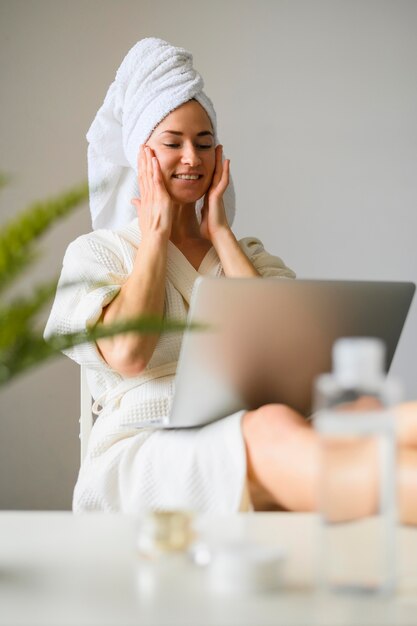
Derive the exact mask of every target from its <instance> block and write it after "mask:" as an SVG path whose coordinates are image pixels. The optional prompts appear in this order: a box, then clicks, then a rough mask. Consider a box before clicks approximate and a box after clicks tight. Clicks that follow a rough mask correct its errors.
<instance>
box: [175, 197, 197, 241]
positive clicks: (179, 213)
mask: <svg viewBox="0 0 417 626" xmlns="http://www.w3.org/2000/svg"><path fill="white" fill-rule="evenodd" d="M173 209H174V210H173V218H172V227H171V236H170V240H171V241H172V243H173V244H175V245H181V244H182V243H183V242H185V241H187V240H189V239H200V238H201V235H200V225H199V223H198V220H197V215H196V213H195V203H194V202H193V203H191V204H174V207H173Z"/></svg>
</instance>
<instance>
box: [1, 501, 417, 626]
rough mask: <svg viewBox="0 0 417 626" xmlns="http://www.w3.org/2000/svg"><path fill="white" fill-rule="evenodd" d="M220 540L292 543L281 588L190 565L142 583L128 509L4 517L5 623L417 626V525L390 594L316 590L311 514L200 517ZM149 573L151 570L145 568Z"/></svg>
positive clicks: (402, 536)
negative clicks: (235, 581)
mask: <svg viewBox="0 0 417 626" xmlns="http://www.w3.org/2000/svg"><path fill="white" fill-rule="evenodd" d="M199 523H200V527H201V528H202V529H205V532H206V535H208V536H211V537H215V538H217V539H219V538H222V539H228V538H231V539H236V538H246V539H249V540H255V541H258V542H260V543H268V544H271V543H275V544H276V545H282V546H284V547H285V548H286V549H287V553H288V559H287V561H286V564H285V570H284V576H283V583H284V585H283V589H282V590H281V591H278V592H273V593H271V592H269V593H257V594H249V595H248V594H247V595H244V596H236V595H234V596H231V595H221V594H216V593H214V592H213V591H210V590H208V589H207V586H206V582H205V578H204V576H205V574H204V570H202V569H198V568H196V566H193V565H192V564H191V563H188V562H184V563H182V564H180V565H177V566H176V567H175V568H173V571H172V572H171V573H169V571H167V570H163V572H164V573H163V574H162V573H161V570H158V571H157V570H152V571H151V576H150V578H149V579H146V580H145V582H144V577H143V574H144V572H146V571H148V570H145V569H144V568H143V564H142V565H141V563H142V561H141V560H140V558H139V557H138V554H137V552H136V549H135V538H136V522H135V520H134V519H133V518H130V517H126V516H122V515H102V514H89V515H84V516H73V515H72V514H71V513H67V512H57V513H55V512H52V513H51V512H1V513H0V624H1V625H2V626H3V625H4V626H14V625H17V624H19V625H22V626H23V625H24V626H28V625H35V624H36V625H39V626H48V625H51V626H52V625H53V626H60V625H65V626H78V625H79V626H89V625H97V626H107V625H110V624H111V625H114V626H125V625H126V626H127V625H130V624H141V625H145V624H149V625H158V626H161V625H163V624H178V625H181V626H187V625H190V626H199V625H201V626H203V625H220V624H221V625H230V626H232V625H233V626H237V625H239V624H242V625H245V624H251V625H253V626H266V625H268V624H271V625H272V624H274V625H276V624H283V625H285V626H291V625H292V624H298V625H300V626H301V625H303V626H304V625H307V624H309V625H310V624H311V625H317V626H318V625H320V626H327V625H328V626H338V625H341V624H343V625H347V624H349V625H351V624H358V625H360V626H365V625H370V624H374V625H375V626H377V625H378V626H383V625H388V624H389V625H390V626H391V625H394V624H395V625H396V626H406V625H407V626H411V625H412V624H413V625H415V624H417V528H410V527H399V528H398V533H399V585H398V590H397V593H396V594H395V595H394V596H392V597H390V598H378V597H369V596H368V597H349V596H329V597H324V596H323V595H321V594H318V593H316V592H315V591H314V585H313V580H314V558H313V557H314V544H315V523H316V519H315V516H313V515H308V514H306V515H299V514H294V513H255V514H237V515H231V516H227V517H202V518H200V519H199ZM152 572H153V573H152ZM148 573H149V571H148Z"/></svg>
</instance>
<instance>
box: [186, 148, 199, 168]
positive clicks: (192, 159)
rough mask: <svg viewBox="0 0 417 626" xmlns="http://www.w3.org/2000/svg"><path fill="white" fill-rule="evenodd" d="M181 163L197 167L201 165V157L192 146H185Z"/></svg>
mask: <svg viewBox="0 0 417 626" xmlns="http://www.w3.org/2000/svg"><path fill="white" fill-rule="evenodd" d="M181 162H182V163H184V164H186V165H190V166H191V167H196V166H197V165H200V163H201V157H200V156H199V154H198V152H197V149H196V148H195V146H193V145H192V144H185V145H184V147H183V151H182V155H181Z"/></svg>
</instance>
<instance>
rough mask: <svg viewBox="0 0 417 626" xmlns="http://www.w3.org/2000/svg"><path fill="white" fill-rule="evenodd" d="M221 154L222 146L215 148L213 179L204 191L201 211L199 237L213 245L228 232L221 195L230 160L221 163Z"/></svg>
mask: <svg viewBox="0 0 417 626" xmlns="http://www.w3.org/2000/svg"><path fill="white" fill-rule="evenodd" d="M222 152H223V146H221V145H218V146H216V165H215V168H214V173H213V179H212V181H211V185H210V187H209V189H208V190H207V191H206V194H205V198H204V205H203V209H202V211H201V224H200V233H201V236H202V237H204V239H208V240H209V241H211V243H213V244H214V240H215V239H216V237H217V236H218V235H219V233H221V232H224V231H230V226H229V223H228V221H227V217H226V212H225V210H224V202H223V194H224V192H225V191H226V189H227V186H228V184H229V168H230V160H229V159H226V160H225V162H224V163H222Z"/></svg>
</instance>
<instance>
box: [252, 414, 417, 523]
mask: <svg viewBox="0 0 417 626" xmlns="http://www.w3.org/2000/svg"><path fill="white" fill-rule="evenodd" d="M399 408H400V411H399V412H398V443H399V449H398V499H399V511H400V519H401V521H402V522H403V523H406V524H417V439H414V437H415V435H416V434H417V428H416V420H417V417H416V409H417V403H407V404H404V405H400V407H399ZM242 429H243V435H244V439H245V444H246V452H247V465H248V470H247V472H248V481H249V488H250V493H251V497H252V501H253V503H254V507H255V510H265V509H273V508H276V507H277V506H278V509H284V510H291V511H314V510H316V509H317V484H318V472H319V438H318V435H317V433H316V432H315V431H314V429H313V428H312V427H311V425H310V424H309V423H307V422H306V421H305V420H304V418H303V417H302V416H301V415H299V414H298V413H296V412H295V411H293V410H292V409H290V408H289V407H286V406H283V405H278V404H271V405H265V406H263V407H261V408H260V409H257V410H256V411H249V412H248V413H246V414H245V416H244V418H243V422H242ZM414 442H415V443H416V447H413V445H412V443H414ZM405 443H406V445H404V444H405ZM374 454H375V446H374V444H373V442H369V443H366V442H365V443H364V445H363V447H362V448H360V447H355V455H356V459H355V464H356V467H361V464H362V467H363V471H360V472H359V475H360V480H358V481H357V482H356V483H354V486H353V490H354V492H353V493H352V494H350V496H348V494H345V495H346V496H347V498H346V501H347V502H348V503H349V502H351V503H352V504H351V506H352V515H353V516H356V515H369V514H370V513H371V512H372V509H373V508H374V503H375V501H376V500H375V498H376V495H375V494H376V485H377V481H376V479H375V473H373V471H372V468H373V467H375V466H376V462H375V461H374ZM342 462H343V461H342ZM344 462H346V466H348V464H349V463H350V460H349V459H346V461H344ZM273 503H275V507H274V506H273ZM353 509H355V510H353Z"/></svg>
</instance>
